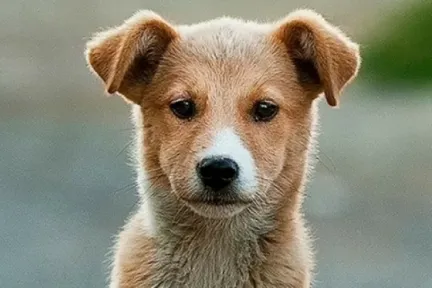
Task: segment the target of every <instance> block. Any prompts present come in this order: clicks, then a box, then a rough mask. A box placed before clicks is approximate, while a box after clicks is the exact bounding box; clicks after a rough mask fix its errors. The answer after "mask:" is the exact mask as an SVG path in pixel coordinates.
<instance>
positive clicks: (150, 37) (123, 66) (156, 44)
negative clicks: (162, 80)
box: [85, 10, 178, 104]
mask: <svg viewBox="0 0 432 288" xmlns="http://www.w3.org/2000/svg"><path fill="white" fill-rule="evenodd" d="M177 37H178V34H177V32H176V30H175V29H174V28H173V27H172V26H171V25H170V24H169V23H167V22H166V21H165V20H163V19H162V18H161V17H160V16H159V15H157V14H155V13H154V12H151V11H146V10H144V11H140V12H138V13H136V14H135V15H134V16H132V17H131V18H129V19H128V20H126V21H125V23H124V24H123V25H120V26H118V27H115V28H113V29H109V30H107V31H104V32H101V33H98V34H96V35H95V36H94V37H93V39H91V40H90V41H89V42H88V43H87V49H86V52H85V54H86V59H87V63H88V64H89V66H90V68H91V70H93V72H94V73H95V74H96V75H98V76H99V77H100V78H101V79H102V80H103V81H104V83H105V86H106V91H107V92H108V93H109V94H112V93H115V92H118V93H120V94H121V95H123V96H124V97H126V98H127V99H128V100H130V101H132V102H134V103H137V104H139V103H141V95H134V94H136V93H128V92H130V91H131V88H133V87H134V86H136V85H137V84H144V85H145V84H148V83H149V82H150V81H151V79H152V77H153V75H154V73H155V72H156V69H157V67H158V64H159V62H160V60H161V58H162V57H163V54H164V53H165V51H166V49H167V47H168V45H169V44H170V43H171V42H172V41H173V40H174V39H175V38H177Z"/></svg>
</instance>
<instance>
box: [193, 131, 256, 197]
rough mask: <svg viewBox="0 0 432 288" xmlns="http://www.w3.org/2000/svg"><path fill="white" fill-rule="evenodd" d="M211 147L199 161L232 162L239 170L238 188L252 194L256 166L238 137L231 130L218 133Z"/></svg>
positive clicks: (254, 186)
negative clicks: (219, 160) (221, 160)
mask: <svg viewBox="0 0 432 288" xmlns="http://www.w3.org/2000/svg"><path fill="white" fill-rule="evenodd" d="M212 142H213V143H212V145H211V146H210V147H209V148H207V149H206V150H204V151H203V153H202V154H201V155H200V156H201V159H204V158H207V157H227V158H230V159H232V160H234V161H235V162H236V163H237V165H238V166H239V168H240V173H239V179H238V180H239V188H240V189H241V190H242V191H245V192H248V193H252V192H253V190H254V189H255V188H256V186H257V179H256V166H255V162H254V159H253V157H252V154H251V153H250V152H249V150H248V149H247V148H246V147H245V146H244V144H243V141H242V140H241V138H240V136H239V135H237V134H236V133H235V131H234V129H232V128H224V129H222V130H220V131H218V132H217V133H216V134H215V135H214V138H213V141H212Z"/></svg>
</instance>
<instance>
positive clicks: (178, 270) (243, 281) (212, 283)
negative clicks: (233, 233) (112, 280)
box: [152, 234, 261, 288]
mask: <svg viewBox="0 0 432 288" xmlns="http://www.w3.org/2000/svg"><path fill="white" fill-rule="evenodd" d="M208 236H209V237H205V238H204V239H199V238H198V239H194V238H193V237H191V238H187V239H181V240H180V239H179V241H178V242H174V243H165V244H164V245H163V247H161V249H160V250H159V251H158V253H157V264H156V269H154V271H155V274H154V277H153V281H152V282H153V283H154V287H189V288H216V287H254V285H253V282H254V279H253V276H252V274H253V270H254V268H256V267H257V266H259V264H260V261H261V259H260V257H259V255H260V254H261V253H260V248H259V245H258V244H257V242H256V241H252V240H244V239H243V240H234V239H232V238H231V237H226V236H225V235H217V234H214V235H208ZM228 238H230V239H228Z"/></svg>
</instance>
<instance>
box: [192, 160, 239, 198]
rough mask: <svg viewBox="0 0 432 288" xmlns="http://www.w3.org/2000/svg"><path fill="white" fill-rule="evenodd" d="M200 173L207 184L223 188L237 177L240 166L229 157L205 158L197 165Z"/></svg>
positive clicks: (215, 187) (214, 188) (214, 187)
mask: <svg viewBox="0 0 432 288" xmlns="http://www.w3.org/2000/svg"><path fill="white" fill-rule="evenodd" d="M197 172H198V175H199V177H200V179H201V181H202V182H203V184H204V185H205V186H208V187H210V188H212V189H213V190H215V191H217V190H221V189H222V188H224V187H226V186H228V185H229V184H231V183H232V182H233V181H234V180H235V179H237V177H238V174H239V167H238V165H237V163H236V162H234V161H233V160H231V159H229V158H215V157H212V158H205V159H203V160H202V161H201V162H200V163H198V165H197Z"/></svg>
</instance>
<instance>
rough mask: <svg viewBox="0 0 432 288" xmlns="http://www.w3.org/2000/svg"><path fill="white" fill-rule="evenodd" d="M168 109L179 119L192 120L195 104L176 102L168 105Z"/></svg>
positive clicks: (182, 101) (189, 101)
mask: <svg viewBox="0 0 432 288" xmlns="http://www.w3.org/2000/svg"><path fill="white" fill-rule="evenodd" d="M170 109H171V111H172V112H173V113H174V115H176V116H177V117H178V118H180V119H188V120H190V119H192V118H193V117H194V116H195V114H196V107H195V103H194V102H193V101H192V100H177V101H174V102H172V103H171V104H170Z"/></svg>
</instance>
